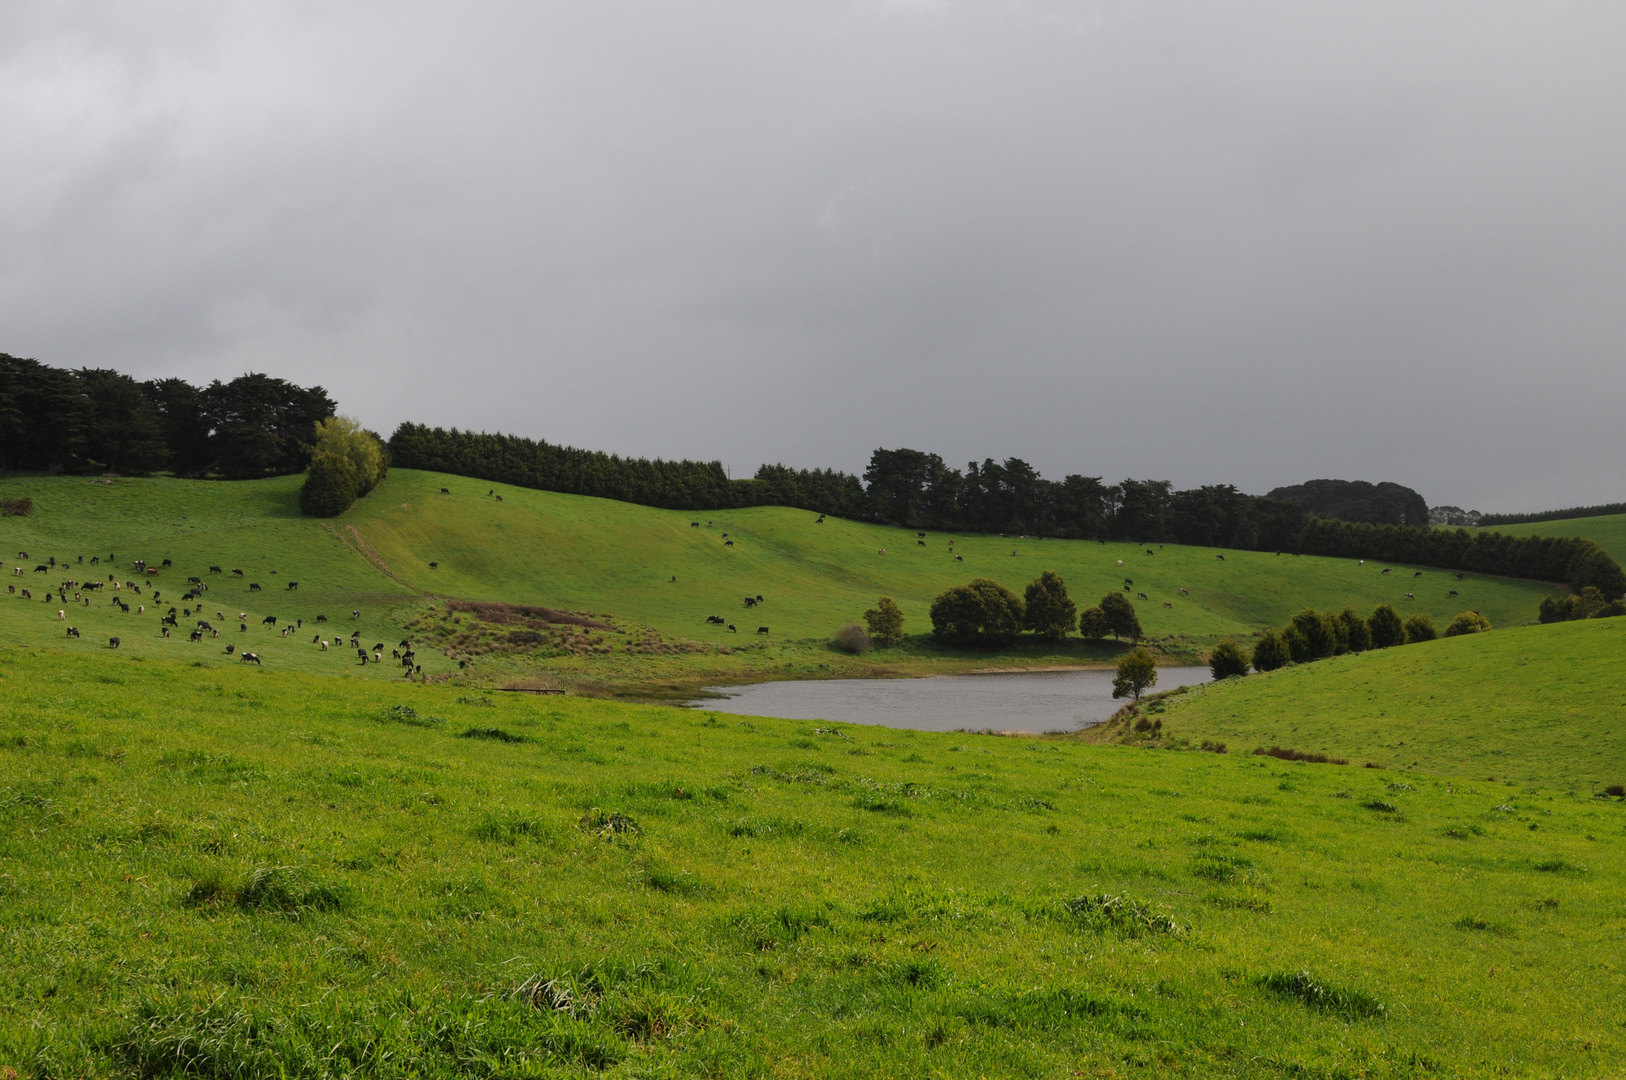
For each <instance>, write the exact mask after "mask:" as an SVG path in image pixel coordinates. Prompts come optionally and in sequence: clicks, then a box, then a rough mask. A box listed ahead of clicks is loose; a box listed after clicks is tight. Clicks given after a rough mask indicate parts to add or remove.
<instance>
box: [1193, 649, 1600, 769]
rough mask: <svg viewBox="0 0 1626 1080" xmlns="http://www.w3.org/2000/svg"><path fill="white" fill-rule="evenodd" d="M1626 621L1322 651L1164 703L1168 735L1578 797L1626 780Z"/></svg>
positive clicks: (1241, 747)
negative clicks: (1330, 654) (1555, 789)
mask: <svg viewBox="0 0 1626 1080" xmlns="http://www.w3.org/2000/svg"><path fill="white" fill-rule="evenodd" d="M1622 656H1626V619H1619V618H1616V619H1591V620H1586V621H1583V622H1574V623H1558V624H1554V625H1552V626H1526V627H1517V628H1513V629H1508V630H1497V631H1494V632H1492V633H1488V634H1474V635H1470V636H1467V637H1460V638H1451V639H1442V640H1439V641H1432V642H1424V643H1422V644H1417V645H1408V646H1406V647H1405V648H1402V649H1385V650H1381V651H1378V652H1368V653H1361V654H1358V655H1348V656H1341V657H1335V658H1333V659H1330V660H1318V661H1316V662H1314V663H1311V664H1304V665H1301V666H1298V667H1292V668H1285V669H1283V670H1281V671H1277V672H1272V673H1271V674H1269V675H1263V676H1261V675H1252V676H1248V677H1247V678H1244V679H1240V680H1230V681H1227V682H1225V683H1221V684H1218V685H1215V686H1213V687H1210V688H1204V689H1202V690H1201V691H1197V692H1192V693H1187V694H1181V695H1179V696H1178V697H1173V698H1169V699H1166V701H1167V704H1166V705H1165V706H1164V711H1163V713H1162V718H1163V731H1164V738H1166V739H1189V740H1193V741H1199V742H1200V741H1201V740H1203V739H1208V740H1211V741H1220V742H1224V743H1226V744H1227V745H1228V746H1229V747H1230V749H1231V750H1232V752H1238V751H1242V752H1246V751H1251V750H1252V749H1253V748H1254V747H1259V746H1265V747H1268V746H1283V747H1288V748H1291V749H1295V750H1302V751H1305V752H1309V753H1324V754H1329V755H1332V756H1335V757H1344V758H1348V759H1350V760H1352V761H1354V762H1355V763H1356V764H1361V763H1362V762H1366V761H1374V762H1377V763H1379V764H1382V765H1386V766H1393V767H1403V768H1408V769H1411V768H1416V769H1421V770H1424V771H1426V772H1430V773H1434V774H1438V775H1441V776H1454V777H1466V778H1475V779H1481V780H1482V779H1485V778H1487V777H1496V778H1497V779H1498V780H1516V781H1520V782H1527V783H1536V784H1542V785H1555V786H1561V787H1566V788H1570V789H1573V790H1575V791H1578V792H1579V793H1581V794H1583V795H1584V794H1590V793H1591V792H1592V791H1594V790H1597V791H1601V790H1603V789H1604V788H1605V787H1607V786H1609V785H1612V784H1626V666H1623V665H1622V664H1621V662H1620V661H1621V657H1622Z"/></svg>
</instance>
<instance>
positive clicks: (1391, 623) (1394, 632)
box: [1366, 604, 1406, 649]
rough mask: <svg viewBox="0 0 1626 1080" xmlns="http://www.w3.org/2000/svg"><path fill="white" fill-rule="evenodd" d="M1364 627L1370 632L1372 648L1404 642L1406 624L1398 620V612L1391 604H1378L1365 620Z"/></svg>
mask: <svg viewBox="0 0 1626 1080" xmlns="http://www.w3.org/2000/svg"><path fill="white" fill-rule="evenodd" d="M1366 628H1367V629H1368V630H1370V631H1371V632H1372V647H1373V648H1374V649H1389V648H1393V647H1394V646H1396V645H1404V644H1405V643H1406V624H1405V623H1403V622H1401V621H1400V612H1398V611H1396V610H1395V609H1394V605H1392V604H1379V605H1378V606H1377V608H1376V609H1375V610H1374V611H1373V612H1372V617H1371V618H1370V619H1367V620H1366Z"/></svg>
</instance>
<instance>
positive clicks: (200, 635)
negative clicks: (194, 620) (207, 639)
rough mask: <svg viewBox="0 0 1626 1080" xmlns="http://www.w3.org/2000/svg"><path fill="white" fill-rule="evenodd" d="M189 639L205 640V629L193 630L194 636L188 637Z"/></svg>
mask: <svg viewBox="0 0 1626 1080" xmlns="http://www.w3.org/2000/svg"><path fill="white" fill-rule="evenodd" d="M188 640H189V641H202V640H203V631H202V630H194V631H192V636H191V637H190V638H188Z"/></svg>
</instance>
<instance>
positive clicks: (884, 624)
mask: <svg viewBox="0 0 1626 1080" xmlns="http://www.w3.org/2000/svg"><path fill="white" fill-rule="evenodd" d="M864 622H865V623H867V624H868V625H869V632H870V636H871V637H873V638H874V639H875V640H877V641H879V642H880V643H881V644H883V645H896V644H897V643H898V642H900V641H902V640H903V609H902V608H900V607H899V606H898V602H897V601H896V600H894V599H892V598H891V597H890V596H883V597H881V598H880V600H878V601H876V603H875V606H874V607H872V608H870V609H869V610H868V611H866V612H864Z"/></svg>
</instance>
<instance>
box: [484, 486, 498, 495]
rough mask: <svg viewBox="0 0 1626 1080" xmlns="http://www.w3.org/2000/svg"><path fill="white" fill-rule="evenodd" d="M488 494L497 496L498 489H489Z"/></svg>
mask: <svg viewBox="0 0 1626 1080" xmlns="http://www.w3.org/2000/svg"><path fill="white" fill-rule="evenodd" d="M486 494H487V495H495V494H497V489H496V488H490V489H488V490H487V491H486Z"/></svg>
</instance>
